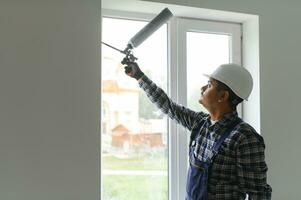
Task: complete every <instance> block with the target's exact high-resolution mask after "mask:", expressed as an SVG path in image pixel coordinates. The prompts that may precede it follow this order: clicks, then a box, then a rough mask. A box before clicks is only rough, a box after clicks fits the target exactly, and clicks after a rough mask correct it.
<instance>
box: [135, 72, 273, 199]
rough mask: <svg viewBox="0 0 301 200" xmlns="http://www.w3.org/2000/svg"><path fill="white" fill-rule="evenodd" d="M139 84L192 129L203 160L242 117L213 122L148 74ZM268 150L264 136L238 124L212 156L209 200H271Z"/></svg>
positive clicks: (196, 149)
mask: <svg viewBox="0 0 301 200" xmlns="http://www.w3.org/2000/svg"><path fill="white" fill-rule="evenodd" d="M139 87H141V88H142V89H143V90H144V91H145V92H146V94H147V96H148V97H149V99H150V100H151V101H152V102H153V103H154V104H155V105H156V106H157V107H158V108H159V109H160V110H161V111H162V112H163V113H165V114H167V115H168V116H169V117H170V118H171V119H173V120H175V121H176V122H177V123H179V124H181V125H182V126H184V127H185V128H187V129H188V130H190V131H191V143H194V145H195V146H196V148H195V150H194V154H195V156H196V157H197V158H198V159H199V160H202V161H206V160H208V159H209V158H210V157H211V155H212V151H211V148H212V146H213V144H214V143H215V142H216V141H217V140H218V139H219V137H220V136H221V134H223V133H224V132H225V130H226V129H227V127H228V126H229V124H231V123H233V121H236V120H237V119H238V115H237V112H236V111H233V112H231V113H228V114H226V115H225V116H224V119H222V120H220V121H218V122H216V123H215V124H214V125H212V124H211V122H210V116H209V115H208V114H205V113H203V112H195V111H192V110H190V109H188V108H186V107H184V106H181V105H179V104H176V103H175V102H173V101H172V100H171V99H170V98H169V97H168V96H167V95H166V93H165V92H164V91H163V90H162V89H161V88H159V87H158V86H157V85H156V84H154V83H153V82H152V81H151V80H150V79H149V78H148V77H147V76H143V77H142V80H141V81H139ZM264 150H265V145H264V141H263V138H262V137H261V136H260V135H259V134H258V133H256V131H255V130H254V129H253V128H252V127H251V126H250V125H249V124H247V123H245V122H243V121H242V122H241V123H240V124H239V125H237V126H236V127H235V128H234V129H233V131H232V132H231V134H230V136H229V137H228V138H227V139H226V140H225V141H224V143H223V144H222V145H221V147H220V149H219V152H218V154H217V155H216V156H215V157H214V158H213V159H212V164H211V168H210V172H209V181H208V195H209V197H208V199H209V200H242V199H245V197H246V194H248V195H249V200H268V199H271V193H272V188H271V187H270V186H269V185H268V184H267V182H266V173H267V165H266V163H265V157H264Z"/></svg>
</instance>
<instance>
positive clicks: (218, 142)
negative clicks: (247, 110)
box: [212, 118, 242, 156]
mask: <svg viewBox="0 0 301 200" xmlns="http://www.w3.org/2000/svg"><path fill="white" fill-rule="evenodd" d="M241 121H242V120H241V119H240V118H238V120H235V121H234V122H233V123H232V124H231V125H230V126H229V127H228V129H227V130H226V131H225V133H224V134H222V136H221V137H220V138H219V139H218V140H217V141H216V143H215V144H214V145H213V147H212V152H213V156H215V155H216V154H217V153H218V150H219V148H220V146H221V145H222V143H223V142H224V141H225V139H226V138H227V137H228V136H229V135H230V134H231V132H232V130H233V129H234V128H235V127H236V126H237V125H238V124H239V123H240V122H241Z"/></svg>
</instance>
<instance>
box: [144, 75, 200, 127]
mask: <svg viewBox="0 0 301 200" xmlns="http://www.w3.org/2000/svg"><path fill="white" fill-rule="evenodd" d="M139 87H140V88H142V89H143V90H144V92H145V93H146V95H147V96H148V98H149V99H150V101H151V102H152V103H154V104H155V105H156V106H157V107H158V108H159V109H160V110H161V111H162V112H163V113H164V114H167V115H168V116H169V117H170V118H171V119H173V120H175V121H176V122H177V123H179V124H181V125H183V126H184V127H185V128H187V129H189V130H191V129H192V127H193V125H194V123H195V122H196V119H197V118H202V117H205V114H204V113H198V112H195V111H193V110H191V109H189V108H186V107H184V106H181V105H179V104H177V103H175V102H173V101H172V100H171V99H170V98H169V97H168V96H167V94H166V93H165V92H164V91H163V90H162V89H161V88H160V87H158V86H157V85H156V84H155V83H153V82H152V81H151V80H150V79H149V78H148V77H147V76H145V75H144V76H143V77H142V78H141V79H140V80H139Z"/></svg>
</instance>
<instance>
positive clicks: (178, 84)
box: [101, 11, 241, 200]
mask: <svg viewBox="0 0 301 200" xmlns="http://www.w3.org/2000/svg"><path fill="white" fill-rule="evenodd" d="M104 13H105V15H104V17H103V21H102V25H103V28H102V30H103V32H102V41H104V42H106V43H109V44H110V45H112V46H114V47H117V48H119V49H122V50H123V48H125V46H126V44H127V42H128V41H129V39H130V38H131V37H132V36H133V35H135V34H136V33H137V32H138V31H139V30H140V29H141V28H142V27H143V26H144V25H146V23H147V22H146V21H141V19H144V20H145V19H152V17H153V16H151V17H149V16H146V17H144V16H143V17H142V18H137V16H138V15H135V14H133V15H132V14H131V13H122V12H114V15H113V14H111V11H110V12H108V11H106V12H104ZM116 13H117V15H115V14H116ZM133 16H134V17H133ZM139 16H141V15H139ZM137 19H138V20H137ZM116 33H117V34H116ZM134 54H135V56H136V57H138V61H137V62H138V64H139V66H140V67H141V69H142V70H143V71H144V72H145V73H146V74H147V75H148V76H149V77H150V78H151V79H152V80H153V81H154V82H155V83H156V84H157V85H159V86H160V87H161V88H162V89H164V90H165V91H166V92H167V93H168V94H169V96H170V97H171V98H172V99H173V100H175V101H176V102H178V103H181V104H182V105H186V106H188V107H190V108H192V109H194V110H203V111H205V110H204V109H203V108H201V106H200V105H199V104H198V98H199V95H200V87H201V86H202V85H203V84H204V83H205V82H206V81H207V79H206V78H204V77H203V76H202V73H205V72H210V71H212V70H214V68H215V67H216V66H217V65H219V64H222V63H228V62H235V63H238V64H240V56H241V55H240V25H239V24H230V23H221V22H213V21H202V20H196V19H184V18H174V19H173V20H172V21H171V22H169V23H168V24H166V25H163V26H162V27H161V28H160V29H159V30H158V31H156V32H155V33H154V34H153V35H151V36H150V37H149V38H148V39H147V40H146V41H145V42H144V43H142V44H141V45H140V46H139V47H138V48H136V49H134ZM122 58H123V55H122V54H120V53H119V52H117V51H115V50H113V49H111V48H109V47H106V46H102V93H101V99H102V109H105V111H103V113H105V117H104V118H103V116H102V117H101V119H102V121H101V124H102V126H104V127H105V128H103V129H102V130H106V131H105V132H104V133H101V134H102V136H101V138H102V145H101V146H102V171H101V172H102V173H101V176H102V177H101V180H102V192H101V193H102V199H103V200H113V199H114V200H123V199H131V200H135V199H151V200H153V199H156V200H180V199H185V184H186V173H187V166H188V165H187V162H183V160H184V161H185V160H187V155H188V153H187V144H188V138H189V134H187V132H186V131H185V130H184V129H183V128H181V127H179V126H177V125H176V124H175V123H174V122H171V121H170V120H168V119H167V118H166V117H165V116H164V115H162V114H161V112H158V110H157V109H156V108H155V107H154V106H153V105H152V104H151V103H150V101H149V100H148V99H147V97H146V95H145V94H144V93H143V92H142V91H141V90H140V89H139V88H138V86H137V82H136V81H135V80H132V79H131V78H129V77H127V76H126V75H125V74H124V69H123V66H122V65H121V64H120V61H121V60H122Z"/></svg>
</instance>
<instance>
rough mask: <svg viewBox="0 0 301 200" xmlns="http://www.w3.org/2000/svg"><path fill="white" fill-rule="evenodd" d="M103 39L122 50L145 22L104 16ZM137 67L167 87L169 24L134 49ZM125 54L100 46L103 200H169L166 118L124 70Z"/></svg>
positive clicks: (160, 84) (164, 87)
mask: <svg viewBox="0 0 301 200" xmlns="http://www.w3.org/2000/svg"><path fill="white" fill-rule="evenodd" d="M102 24H103V28H102V30H103V31H102V40H103V41H104V42H106V43H108V44H110V45H112V46H114V47H116V48H119V49H121V50H123V49H124V48H125V47H126V44H127V42H128V41H129V39H130V38H131V37H132V36H134V35H135V34H136V33H137V32H138V31H139V30H140V29H141V28H142V27H143V26H144V25H146V22H141V21H134V20H123V19H113V18H103V21H102ZM134 55H135V56H136V57H138V58H139V59H138V60H137V62H138V64H139V66H140V68H141V69H142V70H143V71H144V72H145V74H147V75H148V76H149V77H151V79H153V80H154V81H155V82H156V83H157V84H158V85H159V86H160V87H162V88H163V89H164V90H166V88H167V26H166V25H164V26H162V27H161V28H160V29H159V30H158V31H156V32H155V33H154V34H153V35H151V36H150V37H149V38H148V39H147V40H146V41H145V42H144V43H143V44H141V45H140V46H139V47H138V48H137V49H135V50H134ZM123 57H124V55H123V54H121V53H119V52H118V51H115V50H113V49H111V48H109V47H107V46H104V45H102V77H101V78H102V83H101V85H102V91H101V98H102V101H101V109H102V112H101V113H102V116H101V119H102V120H101V141H102V145H101V146H102V171H101V172H102V173H101V175H102V176H101V178H102V199H103V200H129V199H130V200H141V199H144V200H154V199H156V200H167V199H168V176H167V175H168V149H167V148H168V144H167V141H168V139H167V119H166V118H165V117H164V116H163V115H162V114H161V113H160V112H158V111H157V109H156V108H155V107H154V106H153V105H152V104H151V103H150V101H149V100H148V99H147V97H146V95H145V94H144V93H143V92H142V91H141V90H140V89H139V87H138V85H137V81H136V80H133V79H131V78H129V77H127V76H126V75H125V74H124V68H123V66H122V65H121V64H120V61H121V60H122V59H123Z"/></svg>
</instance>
